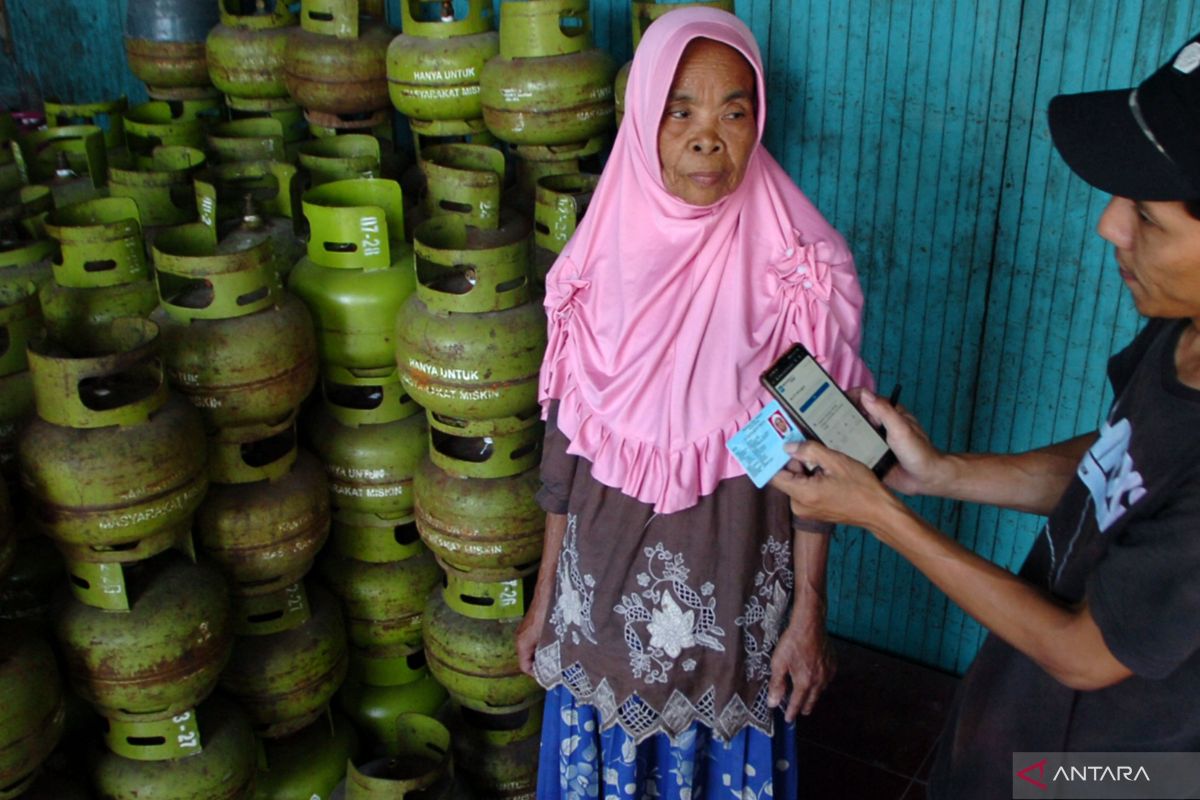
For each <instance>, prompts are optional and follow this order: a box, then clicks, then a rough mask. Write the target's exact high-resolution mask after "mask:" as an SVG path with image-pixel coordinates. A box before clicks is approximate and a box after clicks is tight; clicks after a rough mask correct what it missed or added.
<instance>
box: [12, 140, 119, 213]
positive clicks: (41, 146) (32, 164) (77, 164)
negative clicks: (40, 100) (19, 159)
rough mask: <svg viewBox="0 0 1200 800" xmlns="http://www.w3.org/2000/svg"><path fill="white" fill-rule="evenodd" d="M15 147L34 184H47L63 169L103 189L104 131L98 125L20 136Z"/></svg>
mask: <svg viewBox="0 0 1200 800" xmlns="http://www.w3.org/2000/svg"><path fill="white" fill-rule="evenodd" d="M18 143H19V144H20V147H21V153H22V154H23V155H24V161H25V165H26V168H27V170H28V172H29V179H30V181H32V182H33V183H47V182H49V181H51V180H53V179H54V178H55V176H56V175H57V174H58V173H59V171H60V170H61V169H63V168H64V167H66V168H68V169H70V170H72V171H74V172H75V173H78V174H80V175H84V174H86V175H89V176H91V178H92V183H93V185H94V186H97V187H99V186H103V185H104V173H105V171H106V170H107V166H108V146H107V143H106V141H105V139H104V130H103V129H102V128H100V127H99V126H98V125H62V126H52V127H48V128H42V129H40V130H36V131H30V132H29V133H26V134H22V135H21V137H20V139H18ZM58 205H60V206H61V205H64V204H63V203H59V204H58Z"/></svg>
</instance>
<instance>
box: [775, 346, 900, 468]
mask: <svg viewBox="0 0 1200 800" xmlns="http://www.w3.org/2000/svg"><path fill="white" fill-rule="evenodd" d="M761 380H762V384H763V386H764V387H766V389H767V391H768V392H770V393H771V395H772V396H773V397H774V398H775V399H776V400H778V401H779V405H780V406H782V407H783V410H784V411H785V412H786V413H787V415H788V416H789V417H791V418H792V420H793V421H794V422H795V423H796V424H797V425H798V426H799V427H800V429H801V430H803V431H804V433H805V435H806V436H808V437H809V438H811V439H815V440H816V441H818V442H820V443H821V444H823V445H825V446H826V447H828V448H830V449H831V450H837V451H839V452H842V453H845V454H846V455H848V456H850V457H851V458H853V459H854V460H856V461H859V462H861V463H863V464H865V465H866V466H867V467H869V468H870V469H871V470H872V471H873V472H874V473H875V474H876V475H878V476H879V477H883V475H884V474H885V473H886V472H887V471H888V470H889V469H890V468H891V467H892V465H893V464H895V463H896V455H895V454H894V453H893V452H892V451H891V449H890V448H889V447H888V444H887V440H886V439H884V437H883V434H882V433H880V431H879V430H877V429H876V428H875V426H874V425H872V424H871V422H870V420H868V419H867V418H866V417H865V416H864V415H863V413H862V412H861V411H859V410H858V407H857V406H856V405H854V403H853V402H852V401H851V400H850V398H849V397H847V396H846V393H845V392H843V391H842V390H841V388H840V387H839V386H838V385H837V384H836V383H835V382H834V380H833V378H831V377H829V373H827V372H826V371H825V370H824V369H823V368H822V367H821V365H820V364H818V363H817V360H816V359H815V358H813V356H812V354H811V353H809V352H808V350H807V349H806V348H805V347H804V345H801V344H797V345H794V346H793V347H792V348H791V349H790V350H788V351H787V352H786V353H784V354H783V355H782V356H780V358H779V360H778V361H776V362H775V363H774V364H772V365H771V367H770V369H768V370H767V371H766V372H764V373H763V374H762V379H761Z"/></svg>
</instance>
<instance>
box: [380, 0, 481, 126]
mask: <svg viewBox="0 0 1200 800" xmlns="http://www.w3.org/2000/svg"><path fill="white" fill-rule="evenodd" d="M400 13H401V15H402V19H403V29H404V33H402V34H401V35H399V36H397V37H396V38H395V39H393V40H392V43H391V45H390V46H389V47H388V56H387V75H388V83H389V91H390V93H391V98H392V105H393V106H395V107H396V109H397V110H398V111H399V112H400V113H401V114H404V115H405V116H407V117H413V118H416V119H419V120H426V121H428V122H429V123H431V124H430V125H428V126H426V132H427V133H429V134H433V135H439V134H445V133H448V132H450V131H451V130H456V129H454V128H453V127H447V126H443V125H439V124H438V123H439V122H442V121H458V120H468V119H480V118H481V117H482V116H483V107H482V105H481V104H480V101H479V75H480V73H481V72H482V71H483V65H484V64H485V63H487V61H488V59H490V58H492V57H493V56H495V55H496V54H498V53H499V52H500V38H499V35H498V34H497V33H496V32H495V30H494V24H493V19H492V16H493V10H492V4H491V3H490V2H488V0H468V2H467V4H466V9H465V13H464V14H463V15H462V16H461V17H460V16H456V15H455V11H454V4H453V3H448V2H443V1H442V0H432V2H431V1H430V0H403V2H401V3H400Z"/></svg>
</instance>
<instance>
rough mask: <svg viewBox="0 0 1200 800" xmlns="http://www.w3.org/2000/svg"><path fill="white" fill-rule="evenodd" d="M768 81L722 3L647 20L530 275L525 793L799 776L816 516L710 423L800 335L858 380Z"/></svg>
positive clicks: (814, 591)
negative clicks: (599, 146)
mask: <svg viewBox="0 0 1200 800" xmlns="http://www.w3.org/2000/svg"><path fill="white" fill-rule="evenodd" d="M764 97H765V92H764V87H763V70H762V62H761V58H760V56H759V52H758V47H757V46H756V44H755V41H754V38H753V35H752V34H751V33H750V31H749V29H747V28H746V26H745V25H744V24H742V23H741V22H740V21H739V20H738V19H737V18H736V17H734V16H732V15H730V14H727V13H725V12H721V11H716V10H712V9H707V8H687V9H680V10H677V11H672V12H671V13H669V14H667V15H665V16H664V17H663V18H661V19H660V20H659V21H657V22H655V23H654V24H653V25H652V26H651V27H650V28H649V30H648V31H647V33H646V36H645V37H644V38H643V39H642V42H641V46H640V47H639V49H638V51H637V56H636V58H635V59H634V62H633V67H632V70H631V72H630V77H629V86H628V90H627V94H626V116H625V120H624V123H623V125H622V127H621V130H620V132H619V134H618V135H617V139H616V142H615V144H614V146H613V152H612V155H611V157H610V159H609V162H608V165H607V167H606V169H605V171H604V175H603V176H602V178H601V180H600V184H599V186H598V187H597V189H596V192H595V194H594V196H593V199H592V203H591V206H590V208H589V211H588V215H587V217H586V218H585V219H584V220H583V222H582V224H581V225H580V227H579V229H578V231H577V232H576V234H575V236H574V238H573V239H572V240H571V242H570V243H569V244H568V246H567V248H566V249H565V250H564V252H563V254H562V256H561V257H560V258H559V260H558V262H557V263H556V264H555V266H554V268H553V269H552V270H551V272H550V275H549V277H548V279H547V296H546V310H547V313H548V317H549V348H548V350H547V353H546V358H545V361H544V362H543V365H542V375H541V400H542V403H543V410H544V413H545V416H546V420H547V434H546V442H545V453H544V458H543V467H542V477H543V489H542V491H541V493H540V495H539V500H540V502H541V503H542V505H543V507H544V508H545V509H546V511H547V524H546V546H545V552H544V555H543V558H542V565H541V571H540V573H539V577H538V584H537V590H536V592H535V595H534V599H533V601H532V605H531V608H530V610H529V612H528V614H527V616H526V618H525V620H524V622H523V624H522V626H521V629H520V631H519V633H518V650H519V652H520V655H521V659H522V666H523V668H525V669H526V670H527V671H529V672H530V673H531V674H533V675H534V676H535V677H536V678H537V679H538V681H539V682H540V683H542V684H543V685H544V686H545V687H547V689H549V690H550V692H549V695H548V698H547V705H546V714H545V722H544V726H543V732H542V753H541V767H540V769H541V773H540V778H539V790H538V796H539V797H549V798H555V797H596V796H601V797H605V798H608V797H647V796H650V797H679V798H689V797H690V798H697V797H701V796H706V794H705V793H706V792H709V793H711V796H715V795H716V794H717V793H718V792H719V793H720V796H722V797H725V796H737V797H768V796H774V797H780V798H786V797H794V796H795V793H796V792H795V774H794V773H795V769H794V758H795V748H794V720H795V717H796V715H797V713H807V712H808V710H809V709H811V707H812V705H813V703H814V702H815V701H816V699H817V696H818V695H819V694H820V692H821V690H822V689H823V688H824V685H825V684H826V682H827V681H828V680H829V678H830V677H831V675H832V670H833V666H832V663H831V661H830V658H829V654H828V650H827V648H826V643H825V638H824V597H823V595H824V582H825V558H826V553H827V542H828V539H827V536H826V535H824V534H825V533H827V529H824V528H822V527H820V526H818V525H813V524H806V523H804V522H803V521H801V520H795V521H793V520H792V518H791V516H790V512H789V510H788V504H787V500H786V498H785V497H784V496H783V495H782V494H781V493H779V492H778V491H775V490H773V489H769V490H767V491H766V492H759V491H757V490H756V489H755V488H754V485H753V484H752V483H751V481H750V480H749V479H748V478H747V477H746V475H745V472H744V470H743V469H742V468H741V467H740V466H739V465H738V463H737V462H736V461H735V460H733V459H732V457H731V456H730V455H729V453H728V452H727V450H726V448H725V442H726V440H728V439H729V438H730V436H732V435H733V434H734V433H736V432H737V430H738V429H739V428H740V427H741V426H742V425H744V424H745V423H746V422H747V421H749V420H750V419H751V418H752V417H754V416H755V414H756V413H758V412H759V411H760V410H761V409H762V408H763V406H764V405H765V403H766V400H767V396H766V394H765V392H764V391H763V389H762V388H761V387H760V386H759V382H758V377H759V374H760V373H761V372H763V371H764V370H765V369H766V368H767V367H768V366H769V365H770V364H771V362H772V361H773V360H774V359H775V358H777V357H778V356H779V355H780V354H782V353H783V352H784V351H785V350H787V349H788V347H789V346H790V345H791V344H792V343H794V342H796V341H800V342H803V343H804V344H805V345H806V346H807V347H808V349H809V350H810V351H811V352H813V353H815V354H816V355H817V357H818V359H819V360H820V361H821V363H822V364H824V366H825V368H826V369H827V370H829V372H830V373H831V374H832V375H833V376H834V377H835V378H836V379H837V380H839V381H840V382H842V383H843V384H848V385H858V384H862V383H867V382H869V381H870V375H869V374H868V372H867V370H866V368H865V367H864V366H863V364H862V362H861V361H860V360H859V358H858V354H857V349H858V342H859V312H860V308H861V303H862V295H861V291H860V289H859V286H858V280H857V277H856V275H855V271H854V266H853V261H852V259H851V256H850V253H849V252H848V250H847V248H846V244H845V242H844V241H843V240H842V237H841V236H839V235H838V233H837V232H836V231H835V230H833V229H832V228H831V227H830V226H829V224H828V223H826V222H825V220H824V219H823V218H822V217H821V215H820V214H819V213H818V212H817V210H816V209H815V208H814V207H813V205H812V204H811V203H810V202H809V201H808V200H807V199H806V198H805V197H804V195H802V194H801V193H800V191H799V190H798V189H797V188H796V187H795V185H794V184H793V183H792V182H791V180H790V179H789V178H788V177H787V175H786V174H785V173H784V172H783V170H782V169H781V168H780V167H779V166H778V165H777V164H776V163H775V161H774V160H773V159H772V158H771V157H770V155H769V154H768V153H767V152H766V150H764V149H763V147H762V146H761V144H760V140H761V137H762V131H763V125H764V121H765V119H766V115H765V109H764V103H763V100H764ZM793 595H794V599H793ZM789 605H790V606H791V612H790V617H789V611H788V609H789ZM789 693H790V697H789V696H788V695H789ZM731 792H732V795H731V794H730V793H731Z"/></svg>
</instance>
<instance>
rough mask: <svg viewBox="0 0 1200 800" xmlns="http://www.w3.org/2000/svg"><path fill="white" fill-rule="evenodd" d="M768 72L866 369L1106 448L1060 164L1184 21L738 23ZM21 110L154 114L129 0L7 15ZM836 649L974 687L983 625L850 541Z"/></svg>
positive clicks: (1086, 262) (748, 2)
mask: <svg viewBox="0 0 1200 800" xmlns="http://www.w3.org/2000/svg"><path fill="white" fill-rule="evenodd" d="M738 2H739V8H738V11H739V14H740V15H741V16H742V18H743V19H745V20H746V21H747V22H748V23H749V24H750V26H751V27H752V28H753V29H754V31H755V33H756V35H757V36H758V39H759V42H760V43H761V45H762V49H763V52H764V56H765V58H766V62H767V64H768V82H769V90H770V91H769V97H768V117H769V129H768V132H767V137H766V138H767V144H768V147H769V148H770V149H771V151H772V152H773V153H774V154H775V155H776V157H777V158H778V159H779V160H780V162H781V163H782V164H783V165H784V166H785V167H786V168H787V169H788V171H789V172H790V173H791V174H792V175H793V176H794V177H795V178H796V180H797V182H798V183H799V184H800V186H801V187H802V188H803V189H804V190H805V191H806V192H807V193H808V194H809V195H810V196H811V197H812V198H813V199H814V200H815V201H816V203H817V205H818V206H819V207H820V208H821V209H823V210H824V212H825V214H826V215H827V216H828V217H829V219H830V220H831V221H832V222H833V223H834V224H835V225H836V226H837V227H838V228H839V229H841V230H842V231H843V232H844V233H845V234H846V236H847V238H848V239H849V241H850V243H851V245H852V247H853V250H854V252H855V254H856V256H857V259H858V265H859V271H860V273H861V275H862V281H863V286H864V289H865V291H866V296H867V309H866V322H865V337H864V355H865V357H866V359H867V361H868V362H869V363H870V364H871V366H872V367H873V369H874V370H875V373H876V375H877V376H878V378H879V382H880V384H881V386H882V388H883V389H884V390H885V391H887V390H890V389H891V387H892V385H893V384H894V383H896V382H897V381H900V382H902V383H903V384H904V402H905V403H906V404H907V405H908V406H909V407H910V408H912V409H913V410H914V411H915V412H916V413H917V415H918V416H919V417H920V418H921V419H922V420H924V421H925V423H926V424H927V425H928V427H929V430H930V432H931V434H932V436H933V438H934V441H935V442H937V443H938V444H939V445H942V446H945V447H949V448H954V449H965V448H970V449H975V450H997V451H1005V450H1012V449H1021V448H1028V447H1031V446H1036V445H1039V444H1043V443H1047V442H1050V441H1053V440H1056V439H1061V438H1065V437H1067V436H1071V435H1073V434H1075V433H1077V432H1080V431H1084V430H1088V429H1091V428H1094V427H1095V426H1096V424H1097V423H1098V422H1099V420H1100V418H1101V417H1102V414H1103V410H1104V408H1105V407H1106V405H1107V403H1108V400H1109V398H1108V396H1107V391H1106V385H1105V377H1104V365H1105V360H1106V358H1107V355H1108V354H1109V353H1110V352H1112V351H1113V350H1115V349H1117V348H1119V347H1120V346H1121V344H1122V343H1124V342H1125V341H1126V340H1128V339H1129V338H1130V336H1131V335H1132V334H1133V332H1134V331H1135V330H1136V329H1137V327H1138V325H1139V321H1138V318H1137V315H1136V313H1135V312H1134V310H1133V309H1132V307H1131V305H1130V303H1129V299H1128V296H1127V295H1126V293H1125V292H1124V291H1123V287H1122V285H1121V283H1120V281H1119V280H1118V278H1117V277H1116V274H1115V268H1114V265H1113V262H1112V258H1111V254H1110V253H1109V252H1108V251H1107V248H1105V247H1104V246H1103V243H1102V242H1101V241H1100V240H1099V239H1098V238H1097V237H1096V236H1095V235H1094V233H1093V228H1094V225H1095V222H1096V220H1097V219H1098V217H1099V214H1100V211H1101V209H1102V208H1103V204H1104V202H1105V199H1106V198H1104V197H1103V196H1101V195H1099V194H1098V193H1096V192H1093V191H1091V190H1090V189H1088V187H1086V186H1085V185H1083V184H1082V183H1081V182H1080V181H1078V180H1077V179H1075V178H1074V177H1073V176H1071V175H1070V174H1069V172H1068V170H1067V169H1066V167H1065V166H1064V165H1063V164H1062V163H1061V161H1059V160H1058V158H1057V156H1055V154H1054V153H1053V149H1052V147H1051V145H1050V140H1049V134H1048V131H1047V128H1046V117H1045V109H1046V106H1047V103H1048V102H1049V99H1050V97H1051V96H1052V95H1054V94H1056V93H1058V92H1060V91H1081V90H1089V89H1101V88H1109V87H1115V86H1127V85H1130V84H1131V83H1134V82H1136V81H1137V80H1138V79H1140V78H1141V77H1142V76H1144V75H1146V74H1148V73H1149V72H1150V71H1151V70H1153V69H1154V68H1155V67H1156V66H1157V65H1158V64H1160V63H1161V62H1162V61H1163V60H1165V59H1166V58H1167V57H1168V56H1169V55H1170V53H1171V51H1172V50H1173V49H1174V48H1175V47H1176V46H1178V45H1179V44H1181V43H1182V41H1183V40H1184V39H1185V38H1186V37H1187V36H1188V35H1190V34H1191V33H1192V32H1194V31H1196V30H1200V8H1197V7H1196V4H1194V3H1191V2H1182V1H1181V0H1144V1H1143V0H1123V1H1121V2H1118V0H1023V1H1022V0H911V1H910V2H896V0H792V1H791V2H784V1H783V0H738ZM6 7H7V13H8V16H9V22H10V27H11V30H12V34H13V44H14V53H13V55H3V54H0V101H3V102H4V103H6V104H12V103H14V102H16V101H17V100H24V101H25V102H30V101H33V100H36V98H37V97H38V96H40V94H41V93H45V94H57V95H60V96H62V97H64V98H73V99H88V98H93V97H101V96H111V95H112V94H114V93H120V92H126V93H128V94H129V95H130V97H131V98H132V99H134V100H137V99H140V97H142V96H143V95H141V94H140V90H139V88H138V86H137V84H136V83H135V82H134V81H133V80H132V78H130V77H129V76H128V73H127V71H126V69H125V64H124V56H123V53H122V50H121V41H120V35H121V23H122V20H123V16H124V11H123V9H124V2H123V0H55V2H53V3H46V2H45V1H44V0H6ZM593 15H594V19H595V24H594V30H595V36H596V40H597V43H598V44H599V45H600V46H602V47H605V48H607V49H608V50H610V51H611V52H612V53H613V54H614V55H616V56H617V58H618V59H619V60H625V59H626V58H628V57H629V36H630V33H629V11H628V3H627V2H624V0H593ZM916 507H917V508H918V509H919V510H920V511H921V512H922V513H923V514H925V515H926V516H927V517H928V518H929V519H931V520H933V521H935V522H936V523H937V524H938V525H939V526H940V527H941V528H942V529H943V530H946V531H948V532H951V533H953V534H954V535H955V536H957V537H958V538H959V539H960V540H961V541H962V542H963V543H964V544H966V545H967V546H969V547H971V548H973V549H975V550H977V551H978V552H980V553H982V554H983V555H985V556H987V557H988V558H991V559H993V560H995V561H997V562H999V563H1001V564H1005V565H1008V566H1016V565H1018V564H1019V563H1020V562H1021V560H1022V559H1023V557H1024V555H1025V552H1026V551H1027V550H1028V547H1029V544H1030V542H1031V540H1032V537H1033V536H1034V534H1035V533H1036V530H1037V527H1038V520H1036V519H1033V518H1029V517H1023V516H1021V515H1017V514H1010V513H997V512H995V511H992V510H987V509H980V508H976V507H970V506H966V507H964V506H960V505H958V504H949V503H943V502H939V501H919V502H917V503H916ZM830 614H831V626H832V628H833V630H834V631H836V632H837V633H839V634H841V635H844V636H847V637H849V638H851V639H855V640H858V641H862V642H865V643H868V644H871V645H874V646H876V647H880V648H883V649H886V650H890V651H892V652H896V653H900V654H904V655H907V656H910V657H912V658H915V659H918V660H920V661H923V662H926V663H929V664H934V665H937V666H940V667H943V668H945V669H949V670H954V671H960V670H962V669H963V668H965V666H966V665H967V664H968V663H969V662H970V660H971V658H972V657H973V656H974V653H975V650H976V649H977V647H978V644H979V640H980V636H981V632H980V630H979V627H978V626H977V625H975V624H974V623H973V622H971V621H970V620H968V619H966V618H964V616H963V615H962V613H961V612H959V611H958V610H957V609H956V608H955V607H953V606H952V605H951V604H949V603H948V602H947V601H946V599H945V598H944V597H943V596H942V595H941V594H940V593H939V592H937V591H936V590H934V589H933V588H931V586H930V585H929V583H928V582H927V581H925V580H924V579H923V578H922V577H921V576H920V575H919V574H917V573H916V572H915V571H914V570H912V569H911V568H910V567H909V566H907V564H905V563H904V562H903V561H902V560H901V559H899V558H897V557H895V556H894V555H893V554H891V553H890V552H887V551H885V550H884V549H883V548H881V547H880V546H879V545H877V544H876V543H875V542H874V541H873V540H871V539H870V538H868V537H866V536H864V535H863V534H862V533H861V532H858V531H841V532H839V534H838V535H837V537H836V539H835V545H834V548H833V553H832V556H831V563H830Z"/></svg>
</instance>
